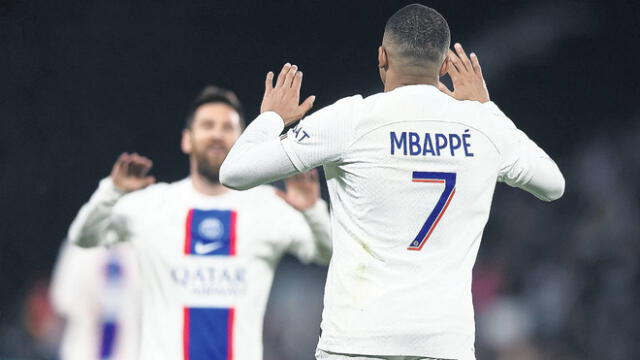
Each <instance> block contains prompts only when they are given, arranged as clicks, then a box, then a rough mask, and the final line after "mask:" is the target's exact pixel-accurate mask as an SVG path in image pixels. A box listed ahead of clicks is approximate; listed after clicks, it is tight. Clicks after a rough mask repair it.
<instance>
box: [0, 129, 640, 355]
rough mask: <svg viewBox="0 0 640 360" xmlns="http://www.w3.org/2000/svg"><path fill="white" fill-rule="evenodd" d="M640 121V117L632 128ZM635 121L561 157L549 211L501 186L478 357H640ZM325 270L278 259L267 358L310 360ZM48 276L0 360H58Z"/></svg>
mask: <svg viewBox="0 0 640 360" xmlns="http://www.w3.org/2000/svg"><path fill="white" fill-rule="evenodd" d="M638 120H640V119H638ZM638 143H640V121H638V122H637V125H636V126H635V128H632V129H629V130H627V131H621V132H617V133H602V134H600V135H598V136H596V137H594V138H592V139H591V140H590V141H589V142H587V143H585V144H582V145H580V146H579V148H575V149H573V151H572V152H571V153H569V154H567V155H566V156H564V157H561V158H560V159H559V166H560V168H561V169H562V170H563V172H564V175H565V177H566V180H567V187H566V193H565V196H564V198H563V199H562V200H560V201H558V202H554V203H543V202H540V201H536V199H534V198H533V197H532V196H531V195H529V194H526V193H524V192H521V191H513V190H511V189H509V188H508V187H506V186H504V185H498V186H497V189H496V195H495V198H494V203H495V204H496V206H495V207H494V208H493V213H492V216H491V218H490V220H489V224H488V226H487V229H486V231H485V234H484V239H483V244H482V246H481V249H480V253H479V256H478V261H477V263H476V267H475V274H474V284H473V293H474V302H475V309H476V320H477V333H476V337H477V342H476V352H477V357H478V360H494V359H495V360H508V359H518V360H536V359H557V360H578V359H608V360H617V359H620V360H622V359H638V358H640V322H639V321H638V320H639V319H640V306H638V305H639V300H638V298H637V297H636V295H637V294H639V293H640V281H639V280H640V242H639V241H638V240H640V239H638V235H639V234H640V222H639V219H640V201H639V200H640V184H639V183H638V180H637V179H638V178H640V167H639V166H638V164H640V152H639V151H637V144H638ZM325 272H326V270H325V269H324V268H321V267H313V266H312V267H308V266H302V265H300V264H299V263H297V262H296V261H295V260H293V259H292V258H287V259H285V261H283V262H282V264H281V266H280V268H279V270H278V273H277V274H276V280H275V282H274V288H273V290H272V294H271V300H270V303H269V308H268V310H267V316H266V319H265V359H266V360H276V359H278V360H287V359H312V358H313V350H314V347H315V344H316V341H317V337H318V334H319V322H320V314H321V309H322V289H323V285H324V279H325ZM48 284H49V278H48V277H47V276H43V277H42V278H39V279H36V280H35V281H33V282H32V284H31V286H30V287H29V288H28V290H27V291H26V293H25V294H24V296H23V299H22V301H20V302H19V303H18V304H16V306H15V308H14V309H9V311H8V312H7V313H4V314H2V318H3V322H4V324H3V325H2V327H1V328H0V355H1V356H4V357H2V359H5V358H6V359H20V360H22V359H56V358H57V353H58V347H59V343H60V340H61V333H62V329H63V327H64V321H63V319H62V318H61V317H60V316H58V315H57V314H56V311H54V309H53V307H52V304H51V301H50V295H49V293H50V291H49V288H48Z"/></svg>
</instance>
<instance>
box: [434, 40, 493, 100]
mask: <svg viewBox="0 0 640 360" xmlns="http://www.w3.org/2000/svg"><path fill="white" fill-rule="evenodd" d="M454 48H455V50H456V51H455V52H453V51H451V50H449V53H448V55H447V57H448V59H449V70H448V74H449V76H450V77H451V82H452V83H453V91H451V90H449V89H448V88H447V87H446V86H445V85H444V84H443V83H441V82H440V81H438V89H440V91H442V92H443V93H445V94H447V95H449V96H451V97H453V98H454V99H458V100H475V101H479V102H481V103H484V102H487V101H489V90H487V84H486V83H485V82H484V78H483V77H482V68H480V62H478V56H477V55H476V54H475V53H471V59H469V57H467V54H466V53H465V52H464V49H463V48H462V45H460V44H455V45H454Z"/></svg>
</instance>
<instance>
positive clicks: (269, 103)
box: [260, 63, 316, 126]
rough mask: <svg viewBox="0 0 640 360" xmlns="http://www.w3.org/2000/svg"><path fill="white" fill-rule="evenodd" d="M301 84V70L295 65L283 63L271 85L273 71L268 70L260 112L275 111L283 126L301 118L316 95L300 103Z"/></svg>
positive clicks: (309, 107) (311, 104) (311, 105)
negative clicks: (274, 82)
mask: <svg viewBox="0 0 640 360" xmlns="http://www.w3.org/2000/svg"><path fill="white" fill-rule="evenodd" d="M301 86H302V71H298V66H296V65H291V64H289V63H286V64H284V66H283V67H282V70H281V71H280V74H279V75H278V80H276V85H275V86H273V72H271V71H269V73H267V78H266V79H265V84H264V97H263V98H262V105H261V106H260V113H263V112H265V111H275V112H276V113H277V114H278V115H280V117H282V119H283V120H284V126H287V125H290V124H293V123H294V122H296V121H298V120H300V119H302V117H303V116H304V114H306V113H307V111H309V110H311V107H313V102H314V101H315V99H316V97H315V96H309V97H308V98H307V99H306V100H305V101H304V102H303V103H302V104H300V87H301Z"/></svg>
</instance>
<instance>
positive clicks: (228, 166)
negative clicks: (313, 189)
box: [220, 111, 296, 190]
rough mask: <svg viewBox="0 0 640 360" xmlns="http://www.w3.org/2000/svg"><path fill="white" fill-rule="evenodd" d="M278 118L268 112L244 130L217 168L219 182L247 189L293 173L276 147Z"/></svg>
mask: <svg viewBox="0 0 640 360" xmlns="http://www.w3.org/2000/svg"><path fill="white" fill-rule="evenodd" d="M282 129H284V122H283V121H282V118H281V117H280V116H279V115H278V114H276V113H275V112H272V111H267V112H265V113H262V114H260V116H258V117H257V118H256V119H254V120H253V121H252V122H251V124H249V126H248V127H247V128H246V129H245V131H244V132H243V133H242V135H241V136H240V138H239V139H238V140H237V141H236V143H235V144H234V145H233V147H232V148H231V151H229V154H227V157H226V158H225V160H224V162H223V163H222V166H221V167H220V183H221V184H222V185H224V186H226V187H228V188H232V189H236V190H247V189H250V188H252V187H255V186H258V185H262V184H266V183H270V182H273V181H276V180H279V179H282V178H285V177H288V176H290V175H293V174H295V173H296V169H295V168H294V167H293V164H292V163H291V160H289V158H288V157H287V154H286V153H285V152H284V149H283V148H282V146H281V145H280V138H279V135H280V133H281V132H282Z"/></svg>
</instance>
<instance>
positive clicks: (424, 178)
mask: <svg viewBox="0 0 640 360" xmlns="http://www.w3.org/2000/svg"><path fill="white" fill-rule="evenodd" d="M411 181H412V182H415V183H431V184H444V191H443V192H442V194H441V195H440V198H439V199H438V202H437V203H436V206H435V207H434V208H433V210H431V213H430V214H429V217H428V218H427V221H425V222H424V225H422V229H420V232H419V233H418V235H416V238H415V239H414V240H413V241H412V242H411V245H409V247H408V248H407V250H416V251H420V250H421V249H422V247H423V246H424V244H425V243H426V242H427V239H429V236H431V233H432V232H433V230H434V229H435V228H436V226H437V225H438V222H439V221H440V219H441V218H442V215H443V214H444V212H445V211H447V207H448V206H449V203H450V202H451V199H453V195H454V194H455V193H456V174H455V173H446V172H424V171H414V172H413V177H412V180H411Z"/></svg>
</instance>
